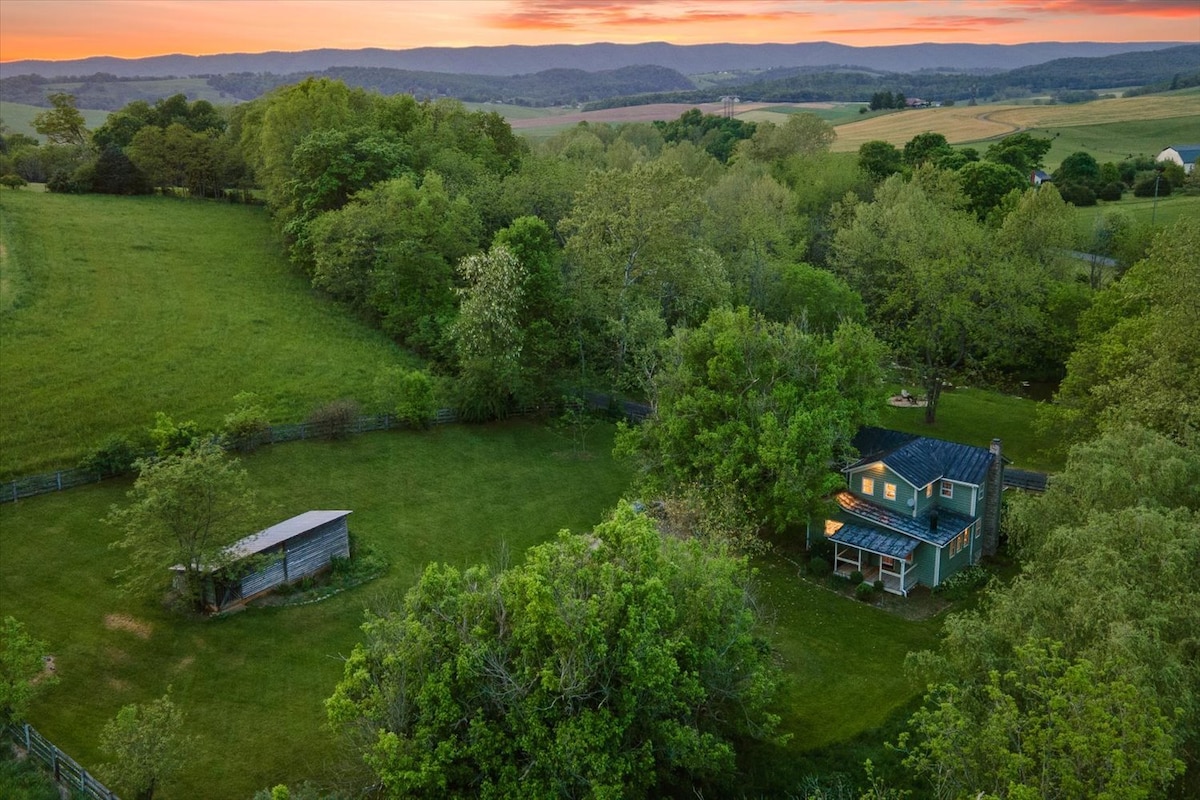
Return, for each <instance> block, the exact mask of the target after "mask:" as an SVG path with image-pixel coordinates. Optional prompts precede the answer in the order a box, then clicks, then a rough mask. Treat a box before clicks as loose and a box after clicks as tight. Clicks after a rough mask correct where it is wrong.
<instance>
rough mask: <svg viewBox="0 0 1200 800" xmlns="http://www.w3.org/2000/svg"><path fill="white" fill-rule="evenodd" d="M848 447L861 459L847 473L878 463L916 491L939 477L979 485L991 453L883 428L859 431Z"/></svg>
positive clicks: (985, 474)
mask: <svg viewBox="0 0 1200 800" xmlns="http://www.w3.org/2000/svg"><path fill="white" fill-rule="evenodd" d="M852 444H854V446H855V447H857V448H858V451H859V452H860V453H862V455H863V457H862V458H861V459H860V460H859V461H857V462H855V463H854V464H851V465H850V466H849V467H847V470H852V469H856V468H857V467H861V466H863V465H865V464H871V463H874V462H876V461H882V462H883V463H884V464H886V465H887V466H888V467H889V468H890V469H892V470H893V471H894V472H896V474H898V475H900V476H901V477H902V478H904V479H905V480H906V481H908V482H909V483H911V484H912V485H913V486H916V487H918V488H921V487H924V486H928V485H929V484H930V483H932V482H933V481H935V480H939V479H942V478H945V479H946V480H951V481H958V482H960V483H970V484H974V485H975V486H981V485H983V482H984V479H985V478H986V477H987V470H988V466H989V465H990V464H991V463H992V453H991V451H990V450H988V449H987V448H984V447H975V446H973V445H969V444H959V443H958V442H947V441H945V440H943V439H932V438H930V437H928V436H917V435H915V434H911V433H901V432H900V431H890V430H887V429H885V428H863V429H862V430H860V431H859V432H858V433H857V434H856V435H855V437H854V439H853V440H852Z"/></svg>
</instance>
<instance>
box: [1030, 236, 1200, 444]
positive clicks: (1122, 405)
mask: <svg viewBox="0 0 1200 800" xmlns="http://www.w3.org/2000/svg"><path fill="white" fill-rule="evenodd" d="M1197 264H1200V226H1197V225H1196V224H1195V223H1194V222H1193V221H1192V220H1183V219H1181V220H1179V221H1178V222H1177V223H1175V224H1174V225H1173V226H1172V227H1170V228H1167V229H1165V230H1164V231H1163V232H1162V233H1161V234H1160V235H1159V236H1158V237H1157V239H1156V240H1155V242H1154V245H1153V247H1152V248H1151V251H1150V254H1149V255H1148V256H1147V257H1146V258H1145V259H1143V260H1142V261H1139V262H1138V263H1137V264H1135V265H1134V266H1133V267H1131V268H1130V269H1129V271H1128V272H1127V273H1126V274H1125V276H1124V277H1123V278H1122V279H1121V280H1120V281H1118V282H1116V283H1114V284H1111V285H1110V286H1109V287H1108V288H1106V289H1104V290H1103V291H1101V292H1100V294H1099V295H1097V298H1096V302H1095V304H1094V305H1093V307H1092V308H1091V309H1090V310H1089V311H1088V312H1087V313H1086V314H1085V315H1084V316H1083V318H1082V319H1081V322H1080V328H1081V336H1080V342H1079V345H1078V347H1077V348H1076V350H1075V352H1074V353H1073V354H1072V355H1071V357H1070V360H1069V361H1068V362H1067V376H1066V379H1065V380H1064V381H1063V383H1062V386H1061V387H1060V389H1059V392H1058V395H1057V397H1056V399H1057V403H1056V405H1055V407H1054V408H1052V409H1047V411H1046V413H1047V414H1048V415H1049V420H1050V422H1051V423H1052V424H1054V425H1057V426H1060V427H1064V428H1065V429H1067V430H1068V431H1069V433H1070V435H1072V436H1073V437H1074V438H1076V439H1082V438H1087V436H1088V435H1089V434H1091V433H1092V432H1093V431H1094V430H1095V429H1096V426H1097V425H1099V426H1101V427H1102V426H1104V425H1108V424H1114V423H1116V424H1120V423H1124V422H1135V423H1137V424H1140V425H1143V426H1145V427H1148V428H1152V429H1154V430H1157V431H1160V432H1162V433H1164V434H1166V435H1168V436H1170V437H1172V438H1173V439H1175V440H1176V441H1178V442H1180V443H1183V444H1189V445H1192V446H1200V361H1197V359H1196V356H1195V352H1194V347H1193V343H1194V342H1196V341H1198V340H1200V269H1197V268H1196V265H1197Z"/></svg>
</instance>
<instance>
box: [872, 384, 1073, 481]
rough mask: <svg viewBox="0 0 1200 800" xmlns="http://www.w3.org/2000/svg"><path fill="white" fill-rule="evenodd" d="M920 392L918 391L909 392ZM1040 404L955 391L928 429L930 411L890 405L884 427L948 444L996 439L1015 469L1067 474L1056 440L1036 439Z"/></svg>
mask: <svg viewBox="0 0 1200 800" xmlns="http://www.w3.org/2000/svg"><path fill="white" fill-rule="evenodd" d="M909 389H910V391H914V392H917V391H919V390H917V389H916V387H911V386H910V387H909ZM1037 407H1038V404H1037V403H1036V402H1035V401H1033V400H1026V399H1024V398H1021V397H1013V396H1011V395H1005V394H1000V393H999V392H989V391H984V390H982V389H954V390H952V391H948V392H945V393H943V394H942V396H941V399H940V400H939V401H938V413H937V416H938V419H937V422H935V423H934V424H933V425H926V424H925V409H923V408H896V407H894V406H885V407H884V410H883V414H882V418H881V419H880V423H879V424H880V425H882V426H883V427H885V428H892V429H894V430H898V431H907V432H909V433H918V434H921V435H924V436H934V437H936V438H938V439H949V440H950V441H953V442H964V443H966V444H973V445H977V446H979V447H987V446H988V445H989V444H991V441H992V439H993V438H997V437H998V438H999V439H1000V440H1001V442H1002V447H1003V449H1004V455H1005V456H1007V457H1008V458H1009V459H1010V460H1011V461H1012V465H1013V466H1014V467H1019V468H1022V469H1032V470H1039V471H1044V472H1054V471H1055V470H1059V469H1062V467H1063V464H1064V462H1065V459H1066V453H1065V452H1063V448H1062V447H1060V446H1059V443H1058V442H1057V441H1047V440H1046V439H1045V438H1043V437H1040V436H1038V435H1037V433H1036V431H1035V430H1034V425H1033V423H1034V420H1035V418H1036V416H1037Z"/></svg>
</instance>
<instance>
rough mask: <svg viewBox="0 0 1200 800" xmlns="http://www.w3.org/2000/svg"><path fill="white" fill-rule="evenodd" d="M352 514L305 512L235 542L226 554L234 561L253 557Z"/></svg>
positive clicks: (342, 512)
mask: <svg viewBox="0 0 1200 800" xmlns="http://www.w3.org/2000/svg"><path fill="white" fill-rule="evenodd" d="M351 513H352V512H350V511H305V512H304V513H303V514H299V515H297V516H295V517H292V518H291V519H285V520H284V521H283V522H280V523H278V524H275V525H272V526H271V527H269V528H265V529H263V530H261V531H259V532H258V533H255V534H252V535H250V536H247V537H246V538H245V539H242V540H240V541H237V542H234V543H233V544H231V545H230V546H229V549H228V550H227V551H226V552H227V553H228V554H229V555H230V556H232V557H233V558H234V559H239V558H245V557H246V556H252V555H254V554H255V553H261V552H263V551H264V550H267V549H270V548H271V547H274V546H275V545H277V544H279V543H281V542H286V541H287V540H288V539H291V538H294V537H296V536H300V535H301V534H304V533H308V532H309V531H311V530H312V529H313V528H318V527H320V526H321V525H324V524H325V523H327V522H333V521H334V520H338V519H341V518H342V517H345V516H349V515H350V514H351Z"/></svg>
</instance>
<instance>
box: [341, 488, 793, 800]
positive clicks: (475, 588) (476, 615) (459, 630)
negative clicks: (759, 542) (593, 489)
mask: <svg viewBox="0 0 1200 800" xmlns="http://www.w3.org/2000/svg"><path fill="white" fill-rule="evenodd" d="M748 579H749V568H748V564H747V562H746V561H745V560H735V559H732V558H729V557H727V556H723V555H720V554H717V553H714V552H712V551H710V550H708V549H706V548H704V547H703V546H701V545H700V544H699V543H697V542H695V541H691V542H684V541H680V540H676V539H669V538H664V537H662V536H660V535H659V533H658V532H657V530H656V529H655V527H654V524H653V522H652V520H650V519H649V518H648V517H646V516H645V515H643V514H640V513H638V512H636V511H634V510H633V508H631V507H630V506H629V505H627V504H622V505H621V506H619V507H618V509H617V511H616V512H615V514H614V516H613V517H612V519H610V520H609V521H607V522H605V523H602V524H601V525H599V526H597V527H596V529H595V530H594V532H592V533H591V534H587V535H573V534H570V533H568V532H566V531H564V532H562V533H560V534H559V537H558V539H557V540H555V541H554V542H551V543H549V544H545V545H541V546H538V547H534V548H532V549H531V550H530V551H529V552H528V553H527V555H526V558H525V561H524V563H523V564H521V565H520V566H517V567H513V568H510V569H509V570H508V571H506V572H503V573H500V574H494V573H493V572H491V571H490V570H489V569H487V568H486V567H473V568H471V569H469V570H467V571H466V572H464V573H460V572H459V571H458V570H456V569H454V568H453V567H450V566H438V565H431V566H430V567H428V568H427V569H426V571H425V575H424V576H423V577H422V579H421V581H420V583H419V584H418V585H417V586H416V587H415V588H414V589H412V590H411V591H410V592H409V593H408V595H407V597H406V598H405V600H404V602H403V605H402V606H401V607H400V608H397V609H395V610H394V611H391V612H389V613H386V614H384V615H383V616H379V617H371V618H369V619H368V621H367V623H366V624H365V625H364V626H363V630H364V631H365V633H366V637H367V641H366V642H365V643H364V644H360V645H358V646H357V647H356V648H355V649H354V652H353V653H352V654H351V656H350V658H349V659H348V660H347V663H346V667H345V671H344V674H343V678H342V680H341V682H340V683H339V684H338V687H337V690H336V692H335V693H334V695H333V697H331V698H330V699H329V701H328V702H327V704H326V706H327V709H328V712H329V717H330V720H331V721H332V722H333V723H335V724H336V725H338V726H340V727H341V728H343V729H344V730H346V731H347V732H349V733H350V734H351V735H352V736H353V737H354V738H355V739H356V741H357V743H358V744H359V746H360V747H361V748H362V751H363V758H364V760H365V761H366V763H367V764H368V765H369V766H370V767H371V769H372V770H373V771H374V772H375V774H376V775H377V776H378V778H379V781H380V783H381V784H382V785H383V787H384V789H385V790H386V791H387V792H389V793H390V794H391V795H394V796H404V797H446V796H470V797H481V798H505V797H535V798H543V797H544V798H550V797H611V798H617V797H621V798H639V797H647V796H654V797H659V796H663V795H664V794H667V793H671V792H673V791H679V790H684V789H686V790H687V791H688V792H689V793H690V792H691V791H693V790H700V791H705V790H709V791H713V792H715V793H722V792H728V791H729V790H731V789H732V786H731V782H730V781H731V778H732V777H733V776H734V774H735V769H736V767H735V753H736V747H737V743H738V742H741V741H745V740H747V739H750V738H758V737H767V736H771V735H772V731H773V728H774V725H775V722H776V719H775V718H774V717H772V716H770V715H769V714H768V713H767V708H768V704H769V703H770V701H771V699H772V696H773V694H774V689H775V685H776V673H775V668H774V667H773V666H772V664H771V659H770V655H769V647H768V646H767V644H766V642H765V641H764V640H763V639H762V638H761V634H760V632H759V628H758V620H757V617H756V613H755V610H754V605H753V603H752V601H751V594H750V589H749V585H748Z"/></svg>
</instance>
